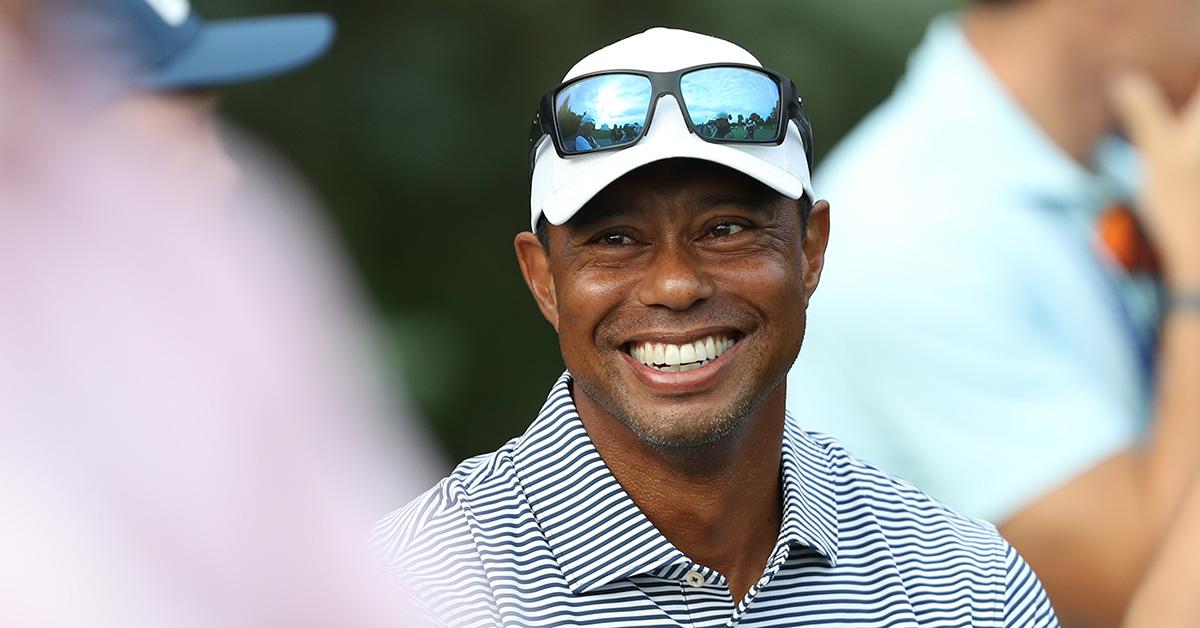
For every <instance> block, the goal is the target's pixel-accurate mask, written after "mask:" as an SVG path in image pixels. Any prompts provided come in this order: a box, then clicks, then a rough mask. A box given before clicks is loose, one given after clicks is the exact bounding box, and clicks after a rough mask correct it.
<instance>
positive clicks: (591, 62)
mask: <svg viewBox="0 0 1200 628" xmlns="http://www.w3.org/2000/svg"><path fill="white" fill-rule="evenodd" d="M706 63H738V64H745V65H753V66H758V67H762V64H761V63H759V61H758V59H756V58H755V57H754V55H752V54H750V53H749V52H747V51H746V50H745V49H744V48H742V47H741V46H738V45H736V44H734V43H731V42H728V41H725V40H723V39H718V38H716V37H711V36H709V35H701V34H699V33H693V32H690V31H685V30H678V29H671V28H652V29H650V30H648V31H645V32H643V33H638V34H637V35H633V36H631V37H627V38H625V39H622V40H621V41H618V42H616V43H613V44H610V45H608V46H605V47H604V48H601V49H600V50H597V51H596V52H593V53H592V54H590V55H588V56H586V57H584V58H583V60H581V61H580V62H579V63H576V64H575V67H573V68H571V70H570V71H569V72H567V75H566V76H565V77H563V82H564V83H565V82H567V81H570V80H571V79H573V78H576V77H578V76H582V75H584V74H591V73H594V72H603V71H607V70H642V71H647V72H672V71H675V70H681V69H684V68H690V67H692V66H696V65H701V64H706ZM533 150H534V155H533V158H532V163H533V172H532V185H531V189H530V194H529V205H530V213H531V217H530V225H531V227H532V228H533V229H534V230H536V229H537V223H538V219H539V218H541V217H542V216H543V215H544V216H545V217H546V220H548V221H549V222H550V224H554V225H561V224H563V223H565V222H567V221H568V220H570V219H571V217H572V216H574V215H575V212H577V211H579V209H580V208H581V207H583V206H584V205H585V204H586V203H587V202H588V201H589V200H591V198H592V197H593V196H595V195H596V194H597V193H599V192H600V191H601V190H603V189H604V188H605V187H606V186H607V185H608V184H610V183H612V182H613V181H615V180H617V179H619V178H620V177H622V176H624V175H625V174H626V173H628V172H630V171H632V170H634V169H636V168H639V167H641V166H644V165H646V164H649V163H652V162H656V161H661V160H663V159H670V158H674V157H689V158H692V159H702V160H704V161H711V162H714V163H718V164H721V165H723V166H727V167H729V168H733V169H734V170H737V171H739V172H742V173H744V174H746V175H747V176H750V177H752V178H754V179H756V180H758V181H760V182H761V183H763V184H764V185H766V186H768V187H770V188H771V189H773V190H775V191H777V192H779V193H780V194H783V195H784V196H787V197H789V198H793V199H798V198H800V197H801V196H803V195H804V194H805V193H807V194H808V196H809V198H810V199H814V198H815V197H814V196H813V190H812V177H811V174H810V172H809V163H808V156H807V154H806V147H805V145H804V140H803V139H802V137H801V133H800V130H799V128H797V126H796V123H795V122H794V121H792V120H789V121H788V128H787V132H786V136H785V139H784V141H783V143H782V144H779V145H765V144H716V143H712V142H706V141H704V140H702V139H700V138H699V137H697V136H696V135H695V134H694V133H692V130H691V127H690V126H689V125H688V124H687V123H686V121H685V120H684V115H683V110H682V109H681V108H680V106H679V103H678V102H676V100H675V98H674V97H673V96H671V95H670V94H667V95H663V96H662V97H661V99H660V100H659V102H658V104H657V108H656V109H655V111H654V118H653V123H652V124H650V125H649V129H648V130H647V131H646V135H645V137H643V138H642V139H641V140H640V141H639V142H637V143H636V144H634V145H632V146H630V147H628V148H624V149H621V150H610V151H600V152H597V153H595V154H581V155H572V156H568V157H562V156H560V155H559V154H558V152H557V151H556V150H555V149H554V145H553V144H552V142H551V141H550V139H549V137H548V136H547V137H544V138H542V140H541V141H539V142H538V143H537V145H536V147H535V148H534V149H533ZM809 150H810V151H811V148H809Z"/></svg>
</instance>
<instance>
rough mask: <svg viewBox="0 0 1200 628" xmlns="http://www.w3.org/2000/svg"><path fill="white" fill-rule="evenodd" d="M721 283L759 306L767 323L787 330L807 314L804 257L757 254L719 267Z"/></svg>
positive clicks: (756, 307)
mask: <svg viewBox="0 0 1200 628" xmlns="http://www.w3.org/2000/svg"><path fill="white" fill-rule="evenodd" d="M720 269H721V270H720V280H719V282H718V283H719V285H722V286H725V289H726V290H728V291H730V292H731V293H736V294H737V295H739V297H740V298H741V299H744V300H745V301H747V302H749V303H750V304H752V305H753V306H754V307H755V309H757V310H759V311H760V312H761V314H762V316H763V317H764V319H765V322H766V323H767V324H768V325H771V326H774V327H782V328H783V329H782V333H784V334H787V333H789V332H790V331H791V329H794V328H795V326H796V322H797V320H800V321H802V320H803V316H804V268H803V262H802V258H799V259H798V256H794V255H788V254H783V253H775V252H772V254H770V255H763V256H756V257H755V258H753V259H747V260H744V261H743V263H736V264H724V265H722V266H721V267H720Z"/></svg>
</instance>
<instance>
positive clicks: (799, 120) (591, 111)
mask: <svg viewBox="0 0 1200 628" xmlns="http://www.w3.org/2000/svg"><path fill="white" fill-rule="evenodd" d="M666 94H671V95H672V96H674V97H675V100H676V101H677V102H678V103H679V105H680V107H681V108H682V110H683V117H684V121H685V122H686V123H687V125H688V128H689V129H691V132H692V133H695V134H696V136H697V137H699V138H700V139H702V140H704V141H706V142H712V143H714V144H760V145H761V144H774V145H779V144H782V143H783V140H784V138H785V137H787V122H788V121H789V120H791V121H794V122H795V123H796V126H797V128H798V129H799V130H800V137H801V139H802V140H803V142H804V153H805V157H806V158H807V159H808V166H809V168H810V169H811V168H812V127H811V126H810V125H809V122H808V114H807V113H806V112H805V111H804V105H803V104H801V102H800V97H799V94H797V90H796V84H795V83H793V82H792V80H791V79H789V78H787V77H786V76H784V75H782V74H780V73H778V72H775V71H772V70H768V69H766V68H760V67H758V66H752V65H743V64H738V63H710V64H705V65H697V66H693V67H690V68H684V69H682V70H676V71H674V72H644V71H641V70H609V71H604V72H596V73H593V74H585V75H583V76H579V77H576V78H573V79H571V80H570V81H567V82H565V83H562V84H561V85H559V86H558V87H555V88H554V89H552V90H550V91H549V92H547V93H546V95H545V96H543V97H542V100H541V102H540V103H539V104H538V110H537V113H535V114H534V117H533V125H532V127H531V128H530V131H529V148H530V173H532V172H533V157H534V155H535V152H536V149H537V146H538V144H539V142H541V140H542V138H543V137H546V136H549V137H550V140H551V141H552V142H553V143H554V150H555V151H557V152H558V155H559V156H560V157H564V158H566V157H571V156H574V155H586V154H592V153H598V152H603V151H606V150H619V149H622V148H628V147H630V146H633V145H634V144H637V143H638V141H640V140H641V139H642V138H643V137H645V135H646V131H647V129H649V127H650V123H651V120H652V119H653V118H654V108H655V106H656V105H657V103H658V100H659V98H660V97H662V96H664V95H666Z"/></svg>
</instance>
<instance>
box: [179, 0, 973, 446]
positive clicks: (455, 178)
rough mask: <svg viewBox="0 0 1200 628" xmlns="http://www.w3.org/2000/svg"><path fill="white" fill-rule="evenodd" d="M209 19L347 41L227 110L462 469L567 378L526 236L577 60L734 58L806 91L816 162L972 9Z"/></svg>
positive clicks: (702, 5)
mask: <svg viewBox="0 0 1200 628" xmlns="http://www.w3.org/2000/svg"><path fill="white" fill-rule="evenodd" d="M196 4H197V8H198V9H199V10H200V11H201V12H203V13H204V14H205V15H206V16H207V17H209V18H210V19H215V18H221V17H235V16H244V15H253V14H261V13H272V12H302V11H324V12H327V13H330V14H332V15H333V16H334V17H335V18H336V20H337V22H338V25H339V33H338V41H337V43H336V44H335V47H334V49H333V50H332V52H331V53H330V54H329V55H328V56H327V57H326V58H324V59H323V60H321V61H320V62H319V63H317V64H316V65H314V66H312V67H310V68H307V69H305V70H304V71H302V72H299V73H295V74H292V75H289V76H285V77H281V78H278V79H274V80H271V81H267V82H263V83H258V84H251V85H246V86H241V87H237V88H233V89H231V90H228V92H227V93H226V95H225V99H224V105H223V106H224V109H225V113H226V114H227V115H228V116H230V117H231V118H233V119H234V120H236V121H237V122H238V123H239V124H240V125H241V126H243V127H244V128H246V129H248V130H249V131H250V132H251V133H252V134H254V135H257V136H258V137H259V138H261V139H263V140H265V141H266V142H268V143H269V144H272V145H274V146H275V147H276V148H278V149H279V150H280V151H281V152H282V153H283V154H284V155H285V156H286V157H287V158H288V159H289V160H290V161H291V162H292V163H293V164H294V165H295V166H296V167H297V169H298V170H299V171H300V172H301V173H302V174H303V175H304V176H305V177H306V178H307V179H308V180H309V181H310V182H311V183H312V185H313V187H314V188H315V190H316V192H317V194H318V196H319V197H320V198H321V200H322V202H323V203H324V205H325V207H326V209H327V211H328V213H329V217H330V222H331V223H332V225H333V227H334V228H335V229H336V231H337V233H336V235H337V236H338V237H340V238H341V240H342V242H343V244H344V245H345V247H346V248H347V249H348V252H349V256H350V259H351V261H352V263H353V264H354V265H355V266H356V268H357V270H358V271H359V273H360V276H361V279H362V282H363V284H364V286H365V288H366V291H367V294H368V296H369V297H370V299H371V300H372V301H373V305H375V306H376V307H377V309H378V311H379V312H380V314H381V317H382V319H383V321H384V323H385V324H386V325H387V326H388V329H389V330H390V334H389V335H388V338H390V340H391V342H392V343H393V346H391V347H387V348H385V351H386V352H387V353H388V354H389V355H393V356H396V357H397V360H396V364H397V368H396V378H397V382H398V385H400V386H403V387H404V389H405V395H406V396H407V397H408V398H410V399H412V400H413V402H414V405H416V409H417V411H418V412H419V413H420V414H421V415H422V416H424V417H425V419H426V420H427V421H428V423H429V427H430V430H431V432H432V433H433V434H434V435H435V436H436V438H437V439H438V440H439V442H440V443H441V444H442V446H443V447H444V449H445V453H446V457H447V459H448V460H450V461H457V460H460V459H462V458H465V457H468V456H471V455H475V454H478V453H482V452H485V451H489V450H492V449H495V448H496V447H497V446H499V445H500V444H502V443H503V442H504V441H505V440H507V439H509V438H511V437H513V436H516V435H517V434H519V433H520V432H521V431H522V430H523V429H524V427H525V425H526V424H527V423H528V422H529V421H530V419H532V417H533V416H534V415H535V414H536V412H537V411H538V409H539V407H540V405H541V403H542V400H543V398H544V395H545V393H546V391H547V390H548V389H549V387H550V385H551V384H552V383H553V381H554V379H555V378H556V377H557V376H558V374H559V373H560V372H561V370H562V362H561V359H560V357H559V355H558V348H557V342H556V338H555V336H554V333H553V330H552V329H551V327H550V326H549V325H548V324H546V323H545V322H544V321H543V319H542V318H541V315H540V313H539V312H538V310H537V309H536V307H535V306H534V303H533V300H532V299H531V298H530V297H529V295H528V293H527V291H526V288H525V285H524V283H523V282H522V280H521V276H520V273H519V271H518V269H517V265H516V262H515V259H514V256H513V251H512V237H513V235H514V234H516V233H517V232H518V231H521V230H523V229H525V228H527V226H526V225H527V221H528V215H529V204H528V203H529V201H528V179H527V176H528V175H527V168H528V156H527V153H526V151H527V138H528V131H529V122H530V119H531V118H532V114H533V110H534V107H535V106H536V104H537V101H538V98H539V97H540V96H541V95H542V94H543V93H544V92H545V91H547V90H548V89H549V88H551V87H553V86H554V85H555V84H557V83H558V82H559V80H561V78H562V76H563V75H564V74H565V73H566V71H567V70H568V69H569V68H570V67H571V66H572V65H573V64H574V63H575V62H576V61H577V60H578V59H580V58H582V57H583V56H584V55H586V54H587V53H589V52H591V51H592V50H595V49H597V48H599V47H601V46H604V45H605V44H608V43H611V42H613V41H615V40H617V39H620V38H622V37H625V36H627V35H630V34H633V33H636V32H639V31H642V30H644V29H646V28H649V27H651V26H658V25H663V26H673V27H678V28H687V29H690V30H695V31H699V32H704V33H709V34H712V35H716V36H719V37H722V38H725V39H729V40H731V41H734V42H738V43H740V44H741V45H743V46H744V47H746V48H747V49H749V50H750V51H751V52H752V53H754V54H755V55H756V56H758V58H759V59H760V60H761V61H762V62H763V64H764V65H766V66H767V67H770V68H773V69H775V70H778V71H780V72H783V73H784V74H786V75H788V76H790V77H791V78H792V79H794V80H795V81H796V83H797V85H798V86H799V88H800V92H801V94H802V95H803V97H804V99H805V104H806V107H807V108H808V111H809V114H810V116H811V118H812V122H813V127H814V132H815V150H816V157H817V160H818V162H819V160H820V158H821V157H822V156H823V155H824V154H825V153H826V152H827V151H828V150H829V148H830V147H831V146H832V145H833V143H834V142H836V141H837V139H838V138H839V137H841V136H842V135H843V134H844V133H845V132H846V131H847V130H848V129H849V128H850V127H851V125H853V124H854V123H855V122H856V121H857V120H859V119H860V118H861V117H862V116H863V115H864V114H865V113H866V112H867V111H869V110H870V108H871V107H872V106H874V105H875V104H876V103H878V102H879V101H880V100H882V99H883V98H884V97H885V96H886V95H887V93H888V92H889V91H890V90H891V87H892V85H893V83H894V82H895V80H896V78H897V77H898V76H899V74H900V72H901V71H902V69H903V65H904V60H905V56H906V54H907V52H908V51H909V50H910V49H911V48H912V47H913V46H914V45H916V43H917V42H918V41H919V39H920V36H921V34H922V32H923V30H924V27H925V24H926V23H927V22H928V21H929V19H930V18H931V17H932V16H933V15H935V14H937V13H939V12H942V11H945V10H949V9H952V8H954V7H955V6H957V4H958V3H957V2H955V1H954V0H822V1H819V2H818V1H815V0H791V1H785V0H772V1H754V2H751V1H746V2H731V1H729V0H725V1H719V0H691V1H686V2H685V1H683V0H661V1H658V2H646V1H631V0H608V1H605V2H563V1H558V2H552V1H550V0H514V1H509V2H494V3H489V2H475V1H468V0H444V1H440V2H406V1H393V2H379V1H368V0H341V1H340V2H336V3H335V2H318V1H316V0H242V1H235V0H207V1H206V0H198V2H197V3H196ZM868 184H869V183H868ZM818 192H819V191H818ZM831 200H832V202H833V205H834V208H835V210H834V211H835V212H836V206H837V200H836V199H831Z"/></svg>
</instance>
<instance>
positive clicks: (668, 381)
mask: <svg viewBox="0 0 1200 628" xmlns="http://www.w3.org/2000/svg"><path fill="white" fill-rule="evenodd" d="M742 340H744V338H742V339H739V340H738V341H737V342H735V343H733V346H732V347H729V348H728V349H726V350H725V352H724V353H722V354H721V355H720V356H719V357H718V358H717V359H715V360H713V361H712V362H709V363H708V364H705V365H704V366H702V367H700V368H698V369H692V370H690V371H687V372H680V373H676V372H673V371H660V370H658V369H656V368H654V367H652V366H646V365H645V364H642V363H641V362H638V361H637V360H635V359H633V356H631V355H629V354H628V353H626V352H624V351H622V352H621V355H624V356H625V360H626V361H628V362H629V365H630V366H631V367H632V368H633V372H634V374H636V375H637V377H638V379H640V380H642V383H643V384H645V385H646V386H648V387H650V388H654V389H657V390H661V391H663V392H667V393H674V394H679V393H688V392H696V391H699V390H703V389H705V388H707V387H708V386H710V385H711V384H712V383H713V380H715V379H716V378H717V376H718V375H720V373H721V370H722V369H724V368H725V365H726V364H728V363H729V361H730V360H731V359H732V358H733V357H734V355H735V354H736V353H737V352H738V351H739V350H741V348H742Z"/></svg>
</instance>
